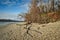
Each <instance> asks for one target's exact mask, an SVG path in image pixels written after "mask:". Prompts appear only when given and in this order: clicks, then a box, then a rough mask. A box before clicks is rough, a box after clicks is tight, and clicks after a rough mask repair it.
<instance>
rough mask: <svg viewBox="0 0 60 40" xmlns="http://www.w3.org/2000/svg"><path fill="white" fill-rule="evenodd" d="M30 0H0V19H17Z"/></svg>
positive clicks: (26, 9)
mask: <svg viewBox="0 0 60 40" xmlns="http://www.w3.org/2000/svg"><path fill="white" fill-rule="evenodd" d="M29 3H30V0H0V19H17V15H18V14H19V13H26V12H27V11H28V9H29V7H28V5H29Z"/></svg>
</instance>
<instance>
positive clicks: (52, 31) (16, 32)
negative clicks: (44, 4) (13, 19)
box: [0, 21, 60, 40]
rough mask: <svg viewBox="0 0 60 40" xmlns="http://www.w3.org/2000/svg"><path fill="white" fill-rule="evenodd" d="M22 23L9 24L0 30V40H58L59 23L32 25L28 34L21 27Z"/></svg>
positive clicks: (59, 36)
mask: <svg viewBox="0 0 60 40" xmlns="http://www.w3.org/2000/svg"><path fill="white" fill-rule="evenodd" d="M22 24H24V23H17V24H10V25H7V26H6V27H4V28H2V29H1V28H0V40H60V21H59V22H55V23H48V24H41V25H39V24H37V23H32V27H31V28H30V29H31V30H29V34H27V33H26V31H27V29H25V28H24V27H25V26H26V25H22Z"/></svg>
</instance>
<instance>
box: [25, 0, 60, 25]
mask: <svg viewBox="0 0 60 40" xmlns="http://www.w3.org/2000/svg"><path fill="white" fill-rule="evenodd" d="M24 18H25V21H27V22H29V21H31V22H33V23H41V24H42V23H49V22H56V21H59V20H60V0H46V1H44V0H31V6H30V10H29V11H28V13H26V14H25V16H24Z"/></svg>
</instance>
